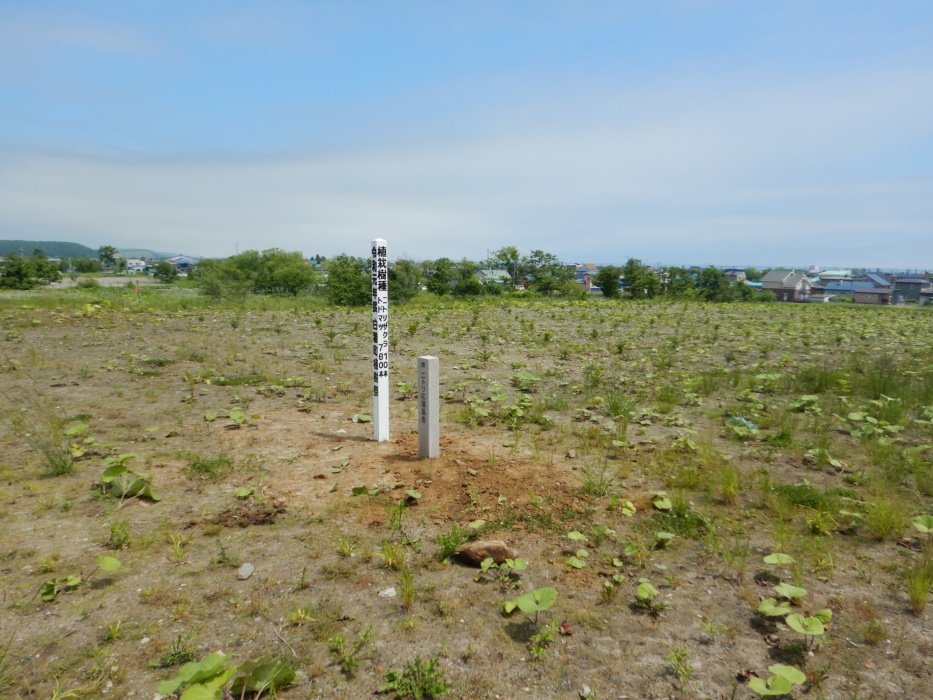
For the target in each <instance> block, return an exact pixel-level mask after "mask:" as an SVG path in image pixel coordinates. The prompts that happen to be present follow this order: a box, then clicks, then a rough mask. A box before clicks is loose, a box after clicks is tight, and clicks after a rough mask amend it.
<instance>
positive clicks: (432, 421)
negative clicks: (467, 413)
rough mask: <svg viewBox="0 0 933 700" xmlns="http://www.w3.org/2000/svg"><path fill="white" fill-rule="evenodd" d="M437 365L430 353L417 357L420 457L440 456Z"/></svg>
mask: <svg viewBox="0 0 933 700" xmlns="http://www.w3.org/2000/svg"><path fill="white" fill-rule="evenodd" d="M439 366H440V362H439V360H438V359H437V358H436V357H433V356H431V355H423V356H421V357H419V358H418V456H419V457H421V458H422V459H423V458H425V457H428V458H429V459H433V458H434V457H440V456H441V443H440V419H439V415H438V403H439V401H438V387H439V380H438V374H439V372H438V368H439Z"/></svg>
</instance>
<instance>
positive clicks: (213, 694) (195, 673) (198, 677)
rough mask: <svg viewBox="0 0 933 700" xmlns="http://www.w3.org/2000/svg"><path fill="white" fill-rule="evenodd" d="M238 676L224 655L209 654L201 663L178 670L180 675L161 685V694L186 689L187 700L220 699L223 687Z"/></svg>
mask: <svg viewBox="0 0 933 700" xmlns="http://www.w3.org/2000/svg"><path fill="white" fill-rule="evenodd" d="M235 675H236V668H235V667H234V668H231V667H230V666H229V659H228V658H227V656H226V655H225V654H223V653H220V652H216V653H214V654H208V655H207V656H205V657H204V658H203V659H202V660H201V661H192V662H190V663H186V664H185V665H184V666H182V667H181V668H180V669H178V675H176V676H175V678H172V679H171V680H167V681H162V682H161V683H159V688H158V690H159V693H161V694H162V695H171V694H172V693H175V692H176V691H178V690H180V689H182V688H185V692H184V693H183V694H182V696H183V697H186V698H219V697H220V696H221V693H222V691H223V687H224V686H225V685H226V684H227V681H229V680H230V679H231V678H233V677H234V676H235Z"/></svg>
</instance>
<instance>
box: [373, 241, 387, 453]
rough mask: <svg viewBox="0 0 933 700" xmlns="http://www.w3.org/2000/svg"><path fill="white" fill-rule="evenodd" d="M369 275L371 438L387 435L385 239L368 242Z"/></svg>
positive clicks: (381, 437)
mask: <svg viewBox="0 0 933 700" xmlns="http://www.w3.org/2000/svg"><path fill="white" fill-rule="evenodd" d="M372 254H373V264H372V279H373V439H374V440H376V441H377V442H386V441H387V440H388V439H389V265H388V260H387V258H388V255H387V253H386V242H385V239H383V238H374V239H373V243H372Z"/></svg>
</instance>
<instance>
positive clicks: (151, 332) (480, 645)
mask: <svg viewBox="0 0 933 700" xmlns="http://www.w3.org/2000/svg"><path fill="white" fill-rule="evenodd" d="M144 292H145V293H144V294H143V301H142V303H139V304H137V303H135V301H134V299H133V296H132V295H129V294H128V293H127V292H126V290H122V291H121V290H98V291H93V290H92V291H88V292H81V291H78V290H67V291H64V292H48V293H46V294H45V295H36V294H25V295H23V294H21V295H10V296H6V297H2V298H0V350H2V352H0V396H2V399H3V401H2V406H3V409H2V411H3V415H2V423H0V439H2V441H3V442H2V444H3V453H2V458H0V532H2V541H0V577H2V583H3V601H2V608H0V653H2V654H3V656H2V665H0V698H49V697H62V698H63V697H81V698H84V697H86V698H99V697H117V698H129V697H135V698H147V699H148V698H152V697H153V696H154V695H155V694H156V689H157V687H158V684H159V682H160V681H163V680H166V679H170V678H173V677H175V675H176V673H177V671H178V667H179V666H180V664H181V663H182V662H183V661H185V660H193V659H201V658H202V657H204V656H205V655H207V654H208V653H209V652H215V651H222V652H224V653H226V654H227V655H229V657H230V659H231V661H232V663H234V664H242V663H243V662H245V661H247V660H249V659H255V658H258V657H260V656H263V655H266V656H272V657H276V658H279V659H284V660H287V661H288V662H289V663H291V664H292V665H293V666H294V668H295V670H296V671H297V676H296V678H295V681H294V683H293V684H292V685H291V686H290V687H288V688H286V689H283V690H280V691H279V692H278V697H281V698H315V697H328V698H362V697H366V696H369V695H370V694H371V693H372V692H373V691H374V690H377V689H378V688H379V687H380V685H381V684H382V683H383V677H384V675H385V674H386V673H387V672H388V671H389V670H390V669H396V670H401V669H403V668H404V667H405V666H406V664H408V663H409V662H412V661H413V660H414V659H415V658H416V657H420V659H421V660H422V661H427V660H428V659H432V658H436V659H437V668H438V669H440V671H441V672H442V673H443V677H444V679H446V681H447V682H448V683H449V684H450V686H451V687H452V689H451V690H450V692H449V693H448V694H447V695H445V696H444V697H459V698H569V699H571V700H576V699H577V698H579V697H581V694H583V696H584V697H587V696H588V697H594V698H601V699H602V698H631V699H632V700H634V699H636V698H669V697H675V698H717V699H718V698H733V697H734V698H752V697H757V696H756V694H755V693H754V692H752V690H751V689H750V688H749V685H748V680H747V679H748V678H749V677H750V676H749V674H750V673H755V674H758V675H759V676H760V677H761V679H762V680H766V679H767V678H768V677H769V675H770V674H769V673H768V670H767V669H768V666H770V665H774V664H778V663H780V664H786V665H793V666H795V667H797V668H798V669H800V670H801V671H802V672H803V674H804V675H805V676H806V680H805V681H804V682H803V683H802V684H799V685H797V686H796V687H795V689H794V691H793V696H794V697H812V698H821V697H825V698H864V699H866V700H867V699H885V698H891V699H894V698H896V699H898V700H906V699H907V698H915V699H916V700H920V698H926V697H929V693H930V688H931V687H933V629H931V622H930V620H931V608H930V607H929V606H928V605H927V603H926V601H927V598H928V597H929V595H930V589H931V586H933V551H931V540H930V538H931V537H933V535H925V534H924V533H922V532H921V531H920V530H919V529H917V528H916V527H915V526H913V525H912V523H911V521H912V520H913V519H914V518H915V517H917V516H920V515H922V514H933V462H931V460H933V447H931V445H933V316H931V314H930V312H929V310H927V309H909V308H908V309H904V308H882V309H875V308H864V307H863V308H857V307H856V308H853V307H852V306H831V305H811V306H805V305H791V304H744V305H742V304H730V305H712V304H668V303H644V304H643V303H625V302H622V303H609V302H605V301H602V300H596V299H590V300H587V301H585V302H577V303H569V302H567V303H561V302H557V303H551V302H546V301H537V302H521V301H518V302H516V301H504V302H502V303H499V304H496V303H477V304H474V305H470V304H457V303H450V304H447V305H442V304H439V303H417V304H415V305H412V306H409V307H399V308H394V309H393V310H392V317H391V342H392V347H393V355H392V372H393V374H392V378H391V383H392V386H393V388H395V387H396V386H397V385H396V383H397V382H401V383H402V384H401V385H400V386H398V388H397V389H395V390H394V392H393V401H392V404H391V406H392V411H393V415H392V426H391V429H392V440H391V442H389V443H381V444H377V443H374V442H372V441H371V440H370V438H371V435H372V427H371V425H369V424H367V423H365V422H354V420H353V418H354V416H356V415H358V414H361V413H369V412H370V411H371V404H372V400H371V348H370V343H369V333H370V330H369V329H370V318H369V314H368V312H367V311H365V310H360V311H356V310H352V311H347V310H343V309H333V308H329V307H323V306H318V305H313V304H312V305H302V303H301V302H291V301H289V300H282V299H270V300H267V301H256V300H251V301H250V305H249V306H248V307H247V308H242V309H215V308H211V307H210V306H209V304H208V303H207V302H206V301H205V300H203V299H200V298H189V297H187V296H185V295H184V293H182V292H165V293H164V298H163V297H160V296H159V294H160V292H158V291H155V290H148V289H147V290H144ZM293 304H298V307H297V308H292V305H293ZM263 307H264V308H263ZM423 354H433V355H437V356H438V357H439V358H440V362H441V381H442V384H441V394H442V397H443V402H442V406H441V426H442V441H441V449H442V456H441V458H440V459H437V460H431V461H428V460H419V459H418V458H417V435H416V434H415V432H414V430H415V428H416V423H415V420H416V418H415V407H416V401H415V398H414V392H413V389H412V388H411V387H413V386H414V384H415V381H414V380H415V358H416V357H417V356H418V355H423ZM406 385H411V386H406ZM738 419H742V420H738ZM69 433H70V434H69ZM127 455H132V456H131V457H128V456H127ZM105 460H109V461H105ZM121 465H122V466H125V467H127V468H128V469H129V470H130V471H131V472H133V473H135V474H137V476H138V478H139V479H140V480H141V481H140V482H139V484H137V488H136V489H135V490H138V489H139V488H141V486H142V484H147V485H148V488H149V489H150V491H151V493H152V494H154V495H155V496H157V497H159V498H160V499H161V500H158V501H154V500H152V499H148V498H143V497H139V496H135V497H134V496H133V495H132V494H133V492H134V489H133V488H130V487H131V486H132V485H133V484H132V479H133V477H129V478H128V477H127V475H126V474H123V475H118V476H119V478H118V479H117V480H116V482H114V481H111V482H109V485H108V484H102V481H101V479H102V473H103V472H104V470H105V468H107V467H108V466H109V467H116V468H117V469H116V470H112V471H111V472H109V475H110V476H113V475H115V473H116V471H119V467H120V466H121ZM361 486H365V487H366V488H365V489H357V490H358V491H360V490H361V491H363V493H361V494H360V495H354V493H353V489H354V488H357V487H361ZM120 488H122V489H123V495H122V496H121V495H120V494H121V491H120ZM410 490H414V491H416V492H417V494H419V495H420V497H411V496H408V495H407V492H408V491H410ZM659 492H663V494H664V495H659ZM142 493H143V494H144V493H146V492H142ZM471 524H472V527H471ZM659 533H660V534H659ZM568 535H570V536H568ZM669 535H672V536H673V537H670V536H669ZM468 539H501V540H504V541H506V542H507V543H508V544H509V545H510V546H512V547H514V548H515V550H517V552H518V556H519V557H520V558H522V559H524V560H526V561H527V568H525V569H524V570H521V571H510V570H507V569H506V568H504V567H503V568H502V569H501V570H498V571H497V570H496V569H495V568H493V569H490V570H488V571H487V572H485V573H482V572H480V570H479V569H477V568H472V567H468V566H464V565H463V564H460V563H458V562H457V561H456V560H455V559H454V560H451V561H446V559H447V555H449V553H450V551H451V548H452V546H453V545H455V544H457V543H458V542H460V541H466V540H468ZM774 553H779V554H784V555H786V556H784V557H771V560H772V561H775V560H776V561H777V562H778V563H772V564H769V563H765V561H764V558H765V557H766V556H768V555H772V554H774ZM102 556H106V557H116V558H117V559H118V560H119V561H120V562H121V563H122V566H121V567H120V569H119V570H118V571H112V572H110V571H97V572H94V573H93V574H92V575H90V576H89V574H91V572H92V570H93V569H95V567H96V565H97V561H98V557H102ZM103 561H104V562H105V565H106V563H107V562H108V561H109V560H103ZM246 563H248V564H251V565H252V566H253V567H254V571H253V573H252V575H251V576H249V577H248V578H246V579H245V580H240V579H239V578H238V571H239V570H240V567H241V566H242V565H243V564H246ZM69 576H75V577H78V580H77V581H75V580H72V581H71V582H69V581H67V577H69ZM476 579H479V580H478V581H477V580H476ZM642 579H647V580H648V581H650V583H651V584H652V585H653V588H654V589H655V590H656V592H657V596H656V597H652V595H651V593H650V589H648V588H646V587H644V586H642V587H641V588H639V586H640V582H641V580H642ZM46 582H52V583H51V584H50V585H48V586H45V587H44V585H45V584H46ZM69 584H72V585H69ZM788 584H790V585H792V586H795V587H798V588H802V589H805V590H804V591H803V592H801V591H799V590H795V589H794V588H792V587H789V586H788ZM776 586H777V588H778V590H777V591H775V587H776ZM542 587H548V588H553V589H556V591H557V598H556V600H555V602H554V603H553V605H552V606H551V607H550V608H549V609H546V610H543V611H542V612H541V613H540V614H539V615H538V620H537V623H538V624H537V627H535V625H534V624H533V623H532V622H531V621H529V619H528V618H527V617H526V616H524V615H523V614H522V613H521V612H519V611H516V612H515V613H513V614H512V615H511V616H510V617H506V616H504V615H503V613H502V611H501V607H502V604H503V602H505V601H509V600H511V599H515V598H516V597H517V596H520V595H522V594H524V593H528V592H530V591H532V590H537V589H540V588H542ZM390 588H393V589H394V592H395V595H394V597H386V596H385V595H381V593H384V592H386V591H387V589H390ZM43 590H44V592H45V597H50V598H51V599H50V600H48V601H46V600H43V595H42V593H40V591H43ZM639 591H640V593H641V598H639V597H638V596H637V595H636V594H637V592H639ZM782 594H783V595H782ZM769 598H770V599H773V602H772V603H771V604H770V610H771V611H772V612H773V613H774V614H772V615H771V616H766V615H764V614H762V613H759V612H757V610H758V609H759V607H760V605H761V601H762V600H766V599H769ZM782 604H783V605H782ZM763 609H766V610H767V609H769V606H768V605H765V606H764V608H763ZM823 610H830V611H832V619H831V621H829V622H828V624H822V623H823V622H825V621H826V617H827V616H826V615H825V614H820V615H817V612H818V611H823ZM795 614H796V615H799V617H794V618H793V619H791V617H790V616H793V615H795ZM801 620H802V621H803V623H801ZM817 620H821V622H819V624H817V623H816V622H814V621H817ZM552 621H553V622H554V627H551V622H552ZM800 624H805V625H806V629H807V630H808V631H810V632H812V634H810V635H806V634H803V633H800V632H798V631H795V630H794V629H793V627H794V626H799V625H800ZM367 630H368V632H367ZM820 631H821V632H822V633H819V632H820ZM340 638H342V639H343V642H344V644H343V646H342V647H341V644H340ZM357 640H361V642H360V644H359V647H360V648H359V651H358V653H357V654H356V655H355V656H354V654H353V644H354V642H355V641H357ZM341 661H342V662H343V668H342V667H341V663H340V662H341ZM355 662H358V665H356V664H355ZM69 691H70V692H71V693H72V695H67V694H65V693H66V692H69ZM56 692H57V693H58V695H55V693H56ZM247 696H249V695H248V694H247ZM238 697H239V696H238ZM264 697H265V695H264ZM387 697H392V694H391V693H388V694H387Z"/></svg>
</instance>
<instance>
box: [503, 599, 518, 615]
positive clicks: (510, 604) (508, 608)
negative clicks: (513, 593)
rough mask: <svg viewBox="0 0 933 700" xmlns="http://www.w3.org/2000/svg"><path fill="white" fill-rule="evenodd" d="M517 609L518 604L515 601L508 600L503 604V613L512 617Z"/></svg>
mask: <svg viewBox="0 0 933 700" xmlns="http://www.w3.org/2000/svg"><path fill="white" fill-rule="evenodd" d="M517 607H518V604H517V603H516V602H515V601H514V600H507V601H505V602H504V603H503V604H502V612H503V613H505V614H506V615H511V614H512V613H513V612H515V609H516V608H517Z"/></svg>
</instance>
